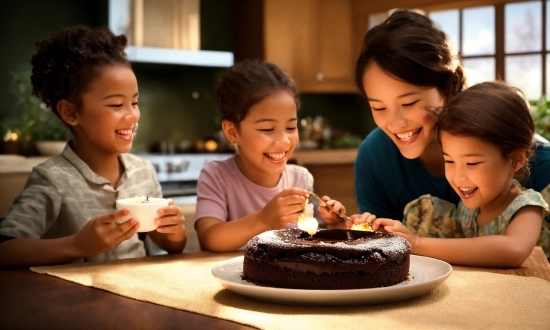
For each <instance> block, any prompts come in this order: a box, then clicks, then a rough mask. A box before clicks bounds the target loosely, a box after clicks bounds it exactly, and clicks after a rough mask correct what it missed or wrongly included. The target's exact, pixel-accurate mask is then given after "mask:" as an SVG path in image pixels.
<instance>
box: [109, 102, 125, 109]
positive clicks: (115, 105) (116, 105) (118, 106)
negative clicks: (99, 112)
mask: <svg viewBox="0 0 550 330" xmlns="http://www.w3.org/2000/svg"><path fill="white" fill-rule="evenodd" d="M107 106H108V107H111V108H120V107H122V103H120V104H107Z"/></svg>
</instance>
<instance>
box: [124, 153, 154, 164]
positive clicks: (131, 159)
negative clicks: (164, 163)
mask: <svg viewBox="0 0 550 330" xmlns="http://www.w3.org/2000/svg"><path fill="white" fill-rule="evenodd" d="M120 157H121V159H122V161H123V162H124V164H125V165H127V166H129V167H130V166H131V167H144V166H146V167H149V166H151V167H153V164H151V161H149V160H148V159H145V158H143V157H141V156H138V155H134V154H130V153H125V154H120Z"/></svg>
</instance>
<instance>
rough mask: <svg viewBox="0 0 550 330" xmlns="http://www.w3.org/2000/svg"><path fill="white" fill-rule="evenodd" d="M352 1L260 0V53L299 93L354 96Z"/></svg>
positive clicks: (355, 90)
mask: <svg viewBox="0 0 550 330" xmlns="http://www.w3.org/2000/svg"><path fill="white" fill-rule="evenodd" d="M352 28H353V22H352V2H351V0H299V1H296V0H264V55H265V59H266V60H267V61H270V62H273V63H276V64H278V65H280V66H281V67H282V68H283V69H284V70H285V71H287V72H288V73H289V74H290V75H291V76H292V78H293V79H294V80H295V81H296V83H297V84H298V88H299V90H300V92H305V93H307V92H327V93H332V92H344V93H349V92H352V93H355V92H357V89H356V88H355V85H354V83H353V70H354V67H355V58H354V54H353V53H354V51H353V49H354V47H353V45H352V38H353V33H352Z"/></svg>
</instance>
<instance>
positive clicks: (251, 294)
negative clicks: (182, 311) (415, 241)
mask: <svg viewBox="0 0 550 330" xmlns="http://www.w3.org/2000/svg"><path fill="white" fill-rule="evenodd" d="M243 260H244V257H236V258H232V259H228V260H225V261H223V262H220V263H219V264H217V265H216V266H214V267H213V268H212V275H213V276H214V277H215V278H216V279H217V280H218V281H219V282H220V283H221V284H222V285H223V286H224V287H225V288H226V289H228V290H230V291H232V292H234V293H237V294H240V295H242V296H245V297H248V298H252V299H255V300H260V301H266V302H271V303H277V304H285V305H302V306H351V305H368V304H383V303H389V302H397V301H403V300H408V299H412V298H416V297H419V296H422V295H425V294H427V293H429V292H430V291H432V290H433V289H435V288H436V287H437V286H438V285H440V284H441V283H443V282H444V281H445V280H446V279H447V278H448V277H449V275H451V272H452V271H453V268H452V267H451V265H449V264H448V263H446V262H444V261H441V260H438V259H433V258H428V257H421V256H416V255H411V266H410V269H409V279H408V280H406V281H404V282H401V283H399V284H396V285H393V286H389V287H383V288H372V289H354V290H300V289H283V288H272V287H265V286H259V285H255V284H252V283H250V282H247V281H245V280H243V279H241V275H242V272H243V271H242V270H243Z"/></svg>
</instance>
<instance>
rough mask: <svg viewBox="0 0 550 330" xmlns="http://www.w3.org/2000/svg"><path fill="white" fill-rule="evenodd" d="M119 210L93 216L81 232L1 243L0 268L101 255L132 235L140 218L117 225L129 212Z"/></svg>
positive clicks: (37, 264)
mask: <svg viewBox="0 0 550 330" xmlns="http://www.w3.org/2000/svg"><path fill="white" fill-rule="evenodd" d="M128 212H129V211H128V210H119V211H116V212H114V213H111V214H107V215H103V216H99V217H96V218H94V219H92V220H90V221H89V222H88V223H87V224H86V225H85V226H84V227H83V228H82V229H81V230H80V231H79V232H78V233H76V234H74V235H70V236H66V237H61V238H55V239H36V238H13V239H10V240H8V241H5V242H3V243H1V244H0V268H9V267H30V266H42V265H56V264H64V263H69V262H73V261H75V260H78V259H80V258H85V257H89V256H94V255H98V254H100V253H104V252H106V251H109V250H111V249H113V248H114V247H116V246H118V245H119V244H120V243H121V242H122V241H124V240H127V239H129V238H130V237H132V236H133V235H134V234H135V233H136V231H137V230H138V228H139V223H138V222H137V220H136V219H130V220H129V221H127V222H125V223H123V224H120V225H117V224H115V220H116V219H119V218H121V217H123V216H124V215H127V214H128Z"/></svg>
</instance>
